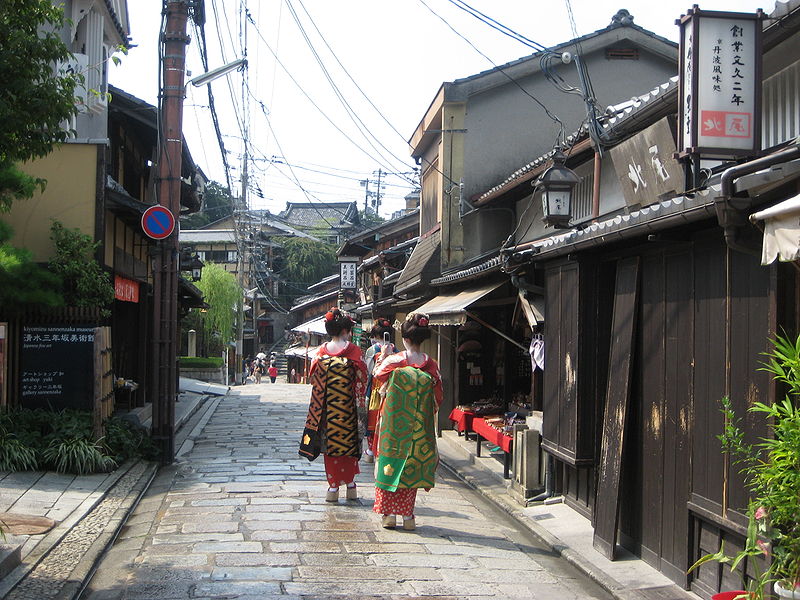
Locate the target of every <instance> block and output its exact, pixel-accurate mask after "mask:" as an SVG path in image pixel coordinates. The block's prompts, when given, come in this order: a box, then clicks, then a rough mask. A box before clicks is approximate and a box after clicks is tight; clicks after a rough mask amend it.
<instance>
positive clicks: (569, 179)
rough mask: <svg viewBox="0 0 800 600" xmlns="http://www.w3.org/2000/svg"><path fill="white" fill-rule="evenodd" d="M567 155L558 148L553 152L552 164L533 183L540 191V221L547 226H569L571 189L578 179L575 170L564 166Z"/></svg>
mask: <svg viewBox="0 0 800 600" xmlns="http://www.w3.org/2000/svg"><path fill="white" fill-rule="evenodd" d="M566 160H567V157H566V156H564V153H563V152H561V151H560V150H556V152H555V154H553V164H552V166H550V167H549V168H548V169H547V170H545V172H544V173H542V174H541V175H540V176H539V178H538V179H537V180H536V181H535V182H534V183H533V186H534V189H535V190H541V192H542V221H544V224H545V225H547V226H552V227H555V228H565V227H568V226H569V220H570V218H571V208H572V190H573V188H574V187H575V186H576V185H577V184H578V182H579V181H580V178H579V177H578V176H577V175H576V174H575V171H573V170H572V169H568V168H567V167H566V166H565V163H566Z"/></svg>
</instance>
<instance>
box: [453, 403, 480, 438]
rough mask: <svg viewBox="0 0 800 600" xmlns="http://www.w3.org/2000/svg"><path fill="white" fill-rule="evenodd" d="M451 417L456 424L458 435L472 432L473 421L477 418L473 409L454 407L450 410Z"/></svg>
mask: <svg viewBox="0 0 800 600" xmlns="http://www.w3.org/2000/svg"><path fill="white" fill-rule="evenodd" d="M449 418H450V420H451V421H452V422H453V424H454V425H455V426H456V431H457V432H458V435H461V434H462V433H463V434H464V435H468V434H470V433H472V421H473V419H474V418H475V413H474V412H472V411H471V410H461V409H459V408H454V409H453V410H452V411H450V417H449Z"/></svg>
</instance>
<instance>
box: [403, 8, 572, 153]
mask: <svg viewBox="0 0 800 600" xmlns="http://www.w3.org/2000/svg"><path fill="white" fill-rule="evenodd" d="M419 2H420V4H422V5H423V6H424V7H425V8H427V9H428V11H430V12H431V14H433V15H434V16H435V17H436V18H438V19H439V20H440V21H442V23H444V24H445V25H447V27H448V29H450V30H451V31H452V32H453V33H455V34H456V35H457V36H458V37H460V38H461V39H462V40H464V41H465V42H466V43H467V44H469V46H470V47H471V48H472V49H473V50H475V52H477V53H478V54H480V55H481V56H482V57H483V58H485V59H486V60H488V61H489V62H490V63H491V64H492V65H493V66H494V68H495V69H497V71H498V72H500V73H501V74H502V75H503V76H504V77H506V78H507V79H508V80H509V81H510V82H511V83H513V84H514V85H516V86H517V87H518V88H519V89H520V90H521V91H522V93H523V94H525V95H526V96H528V97H529V98H530V99H531V100H533V101H534V102H535V103H536V104H538V105H539V106H540V107H541V109H542V110H543V111H544V112H545V114H546V115H547V116H548V117H550V119H552V120H553V122H555V123H557V124H558V126H559V128H560V134H559V135H560V138H559V139H563V137H564V132H565V130H566V128H565V126H564V123H563V122H562V121H561V119H559V118H558V117H557V116H555V115H554V114H553V113H552V112H550V109H549V108H547V106H545V105H544V103H543V102H542V101H541V100H539V99H538V98H537V97H536V96H534V95H533V94H531V93H530V92H529V91H528V90H526V89H525V88H524V87H522V84H520V82H519V81H517V80H516V79H514V78H513V77H512V76H511V75H509V74H508V73H506V71H505V70H504V69H503V68H502V67H501V66H499V65H497V64H496V63H495V62H494V61H493V60H492V59H491V58H489V57H488V56H487V55H486V54H484V53H483V52H481V51H480V50H479V49H478V47H477V46H475V44H473V43H472V42H471V41H470V40H469V39H467V38H466V37H465V36H464V35H463V34H462V33H461V32H459V31H458V30H457V29H456V28H455V27H453V26H452V25H451V24H450V23H448V22H447V20H446V19H445V18H444V17H442V16H441V15H440V14H439V13H437V12H436V11H435V10H433V9H432V8H431V7H430V6H429V5H428V3H427V2H425V0H419Z"/></svg>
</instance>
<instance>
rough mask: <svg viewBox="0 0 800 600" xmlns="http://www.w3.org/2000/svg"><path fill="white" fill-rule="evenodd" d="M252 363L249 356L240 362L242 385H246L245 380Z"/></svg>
mask: <svg viewBox="0 0 800 600" xmlns="http://www.w3.org/2000/svg"><path fill="white" fill-rule="evenodd" d="M252 363H253V359H252V358H250V355H248V356H247V358H245V359H244V361H242V385H244V384H246V383H247V378H248V377H249V376H250V372H251V370H252V366H251V365H252Z"/></svg>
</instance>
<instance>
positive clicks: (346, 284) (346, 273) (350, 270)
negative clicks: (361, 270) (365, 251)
mask: <svg viewBox="0 0 800 600" xmlns="http://www.w3.org/2000/svg"><path fill="white" fill-rule="evenodd" d="M357 267H358V264H357V263H355V262H344V261H343V262H340V263H339V284H340V287H341V288H342V289H343V290H354V289H356V287H357V285H356V270H357Z"/></svg>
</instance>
